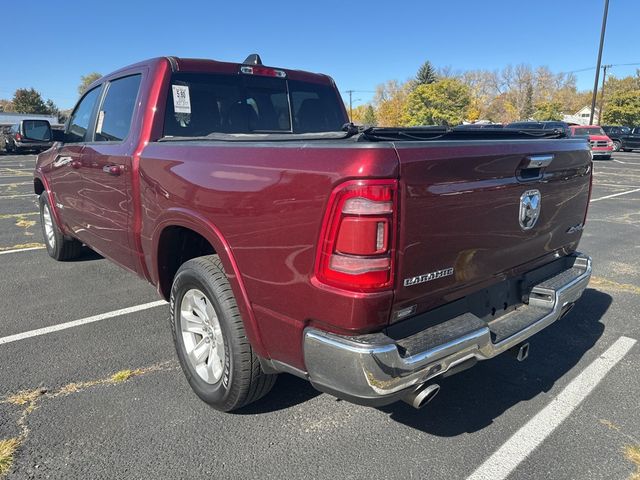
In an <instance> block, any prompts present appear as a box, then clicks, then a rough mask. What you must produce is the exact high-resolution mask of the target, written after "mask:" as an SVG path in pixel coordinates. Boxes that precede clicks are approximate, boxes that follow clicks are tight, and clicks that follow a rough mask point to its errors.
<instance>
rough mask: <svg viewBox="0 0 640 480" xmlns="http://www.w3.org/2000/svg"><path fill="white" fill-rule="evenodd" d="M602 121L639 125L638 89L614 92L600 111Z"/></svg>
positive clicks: (639, 104)
mask: <svg viewBox="0 0 640 480" xmlns="http://www.w3.org/2000/svg"><path fill="white" fill-rule="evenodd" d="M602 119H603V123H606V124H613V125H629V126H634V125H640V89H638V90H629V91H620V92H615V93H614V94H613V95H611V96H610V97H609V101H608V102H607V108H606V110H604V112H603V113H602Z"/></svg>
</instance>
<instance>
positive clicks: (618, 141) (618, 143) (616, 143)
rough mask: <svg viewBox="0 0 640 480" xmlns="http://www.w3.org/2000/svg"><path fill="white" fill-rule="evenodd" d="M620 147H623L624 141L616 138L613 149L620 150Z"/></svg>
mask: <svg viewBox="0 0 640 480" xmlns="http://www.w3.org/2000/svg"><path fill="white" fill-rule="evenodd" d="M620 147H622V143H620V140H614V141H613V151H614V152H619V151H620Z"/></svg>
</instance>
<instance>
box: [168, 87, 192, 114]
mask: <svg viewBox="0 0 640 480" xmlns="http://www.w3.org/2000/svg"><path fill="white" fill-rule="evenodd" d="M171 88H172V89H173V111H174V112H176V113H191V100H190V99H189V87H187V86H186V85H171Z"/></svg>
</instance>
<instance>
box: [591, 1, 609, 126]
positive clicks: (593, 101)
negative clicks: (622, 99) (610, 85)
mask: <svg viewBox="0 0 640 480" xmlns="http://www.w3.org/2000/svg"><path fill="white" fill-rule="evenodd" d="M608 12H609V0H604V13H603V14H602V29H601V30H600V48H599V49H598V64H597V65H596V78H595V81H594V82H593V95H592V96H591V115H590V116H589V125H593V114H594V110H595V109H596V95H597V94H598V76H599V75H600V64H601V62H602V47H603V46H604V32H605V31H606V29H607V14H608Z"/></svg>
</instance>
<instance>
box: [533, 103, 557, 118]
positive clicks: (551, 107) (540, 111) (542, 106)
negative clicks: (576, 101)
mask: <svg viewBox="0 0 640 480" xmlns="http://www.w3.org/2000/svg"><path fill="white" fill-rule="evenodd" d="M533 118H534V119H535V120H538V121H540V122H542V121H544V120H556V121H557V120H562V105H560V104H559V103H557V102H540V103H538V104H537V105H536V109H535V112H533Z"/></svg>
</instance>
